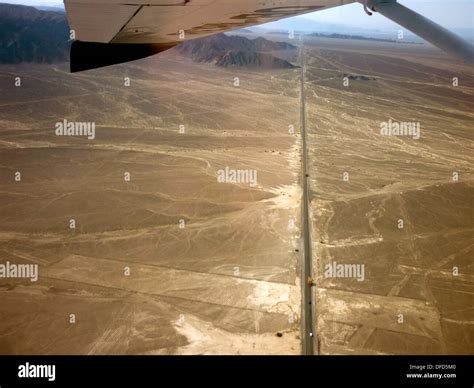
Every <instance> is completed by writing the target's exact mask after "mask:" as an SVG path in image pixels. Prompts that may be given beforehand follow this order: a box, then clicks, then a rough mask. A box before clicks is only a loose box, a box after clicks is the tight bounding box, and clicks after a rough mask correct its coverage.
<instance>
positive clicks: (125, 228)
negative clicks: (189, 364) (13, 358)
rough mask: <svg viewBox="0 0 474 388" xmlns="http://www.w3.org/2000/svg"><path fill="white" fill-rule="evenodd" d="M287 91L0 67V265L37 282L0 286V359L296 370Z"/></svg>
mask: <svg viewBox="0 0 474 388" xmlns="http://www.w3.org/2000/svg"><path fill="white" fill-rule="evenodd" d="M297 75H298V73H297V70H283V71H281V70H280V71H268V72H262V71H245V70H232V69H228V70H227V69H220V68H218V67H216V66H213V65H211V64H196V63H192V62H190V61H189V60H183V59H180V58H178V57H177V56H176V54H174V53H169V54H166V55H161V56H158V57H153V58H150V59H147V60H144V61H140V62H135V63H132V64H128V65H123V66H116V67H113V68H108V69H103V70H96V71H92V72H87V73H82V74H76V75H71V74H69V73H68V72H67V69H66V65H64V66H63V65H59V66H40V65H21V66H16V67H9V66H2V67H1V68H0V85H1V89H2V91H4V93H2V95H1V96H0V109H1V114H0V131H1V136H0V161H1V162H0V165H1V166H0V182H1V187H2V189H1V192H0V195H1V198H2V201H1V202H2V205H1V212H0V214H1V216H0V220H1V222H0V241H1V242H0V262H2V263H3V262H6V261H10V262H12V263H36V264H39V280H38V282H36V283H32V282H30V281H29V280H25V279H11V278H10V279H0V298H1V299H2V303H1V304H0V333H1V334H0V353H2V354H31V353H33V354H203V353H204V354H281V353H284V354H298V353H299V352H300V345H299V323H298V319H299V317H298V315H299V311H300V290H299V279H298V278H297V277H298V272H297V253H296V252H295V247H296V245H297V243H296V241H297V237H298V215H299V198H300V194H299V191H298V171H299V159H298V156H297V155H298V152H299V151H298V147H297V144H298V138H297V136H296V135H290V134H288V127H289V125H294V126H295V128H297V127H298V120H299V115H298V84H297ZM16 76H20V77H21V78H22V87H15V86H14V77H16ZM236 76H238V77H239V78H240V86H239V87H234V77H236ZM124 77H129V78H130V86H124ZM64 119H66V120H68V121H74V122H75V121H78V122H93V123H95V126H96V127H95V138H94V139H93V140H88V139H87V138H85V137H70V136H56V135H55V124H56V123H57V122H61V121H63V120H64ZM181 125H182V126H184V133H180V132H179V130H180V126H181ZM225 167H229V168H231V169H249V170H255V171H256V172H257V174H258V175H257V177H258V179H257V185H255V187H251V186H250V185H249V184H248V183H247V182H243V183H242V182H241V183H233V182H224V183H220V182H218V181H217V172H218V170H219V169H225ZM16 172H21V181H15V179H14V177H15V173H16ZM127 173H129V177H130V180H129V181H127V180H125V176H126V174H127ZM71 219H74V220H75V222H76V225H75V226H76V227H75V229H71V228H70V220H71ZM290 220H295V221H296V223H295V227H291V222H290ZM71 314H74V318H75V323H71ZM72 320H74V319H72ZM277 334H278V336H277Z"/></svg>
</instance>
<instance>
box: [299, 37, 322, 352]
mask: <svg viewBox="0 0 474 388" xmlns="http://www.w3.org/2000/svg"><path fill="white" fill-rule="evenodd" d="M300 61H301V65H300V66H301V80H300V83H301V113H300V114H301V139H302V145H301V146H302V166H301V167H302V168H301V171H302V176H301V189H302V193H303V198H302V206H301V212H302V214H301V218H302V237H303V248H304V263H303V265H302V282H301V287H302V303H303V306H302V336H301V338H302V348H303V349H302V350H303V354H304V355H314V354H318V340H317V337H316V332H315V330H314V329H315V327H314V319H313V317H314V316H315V315H314V308H315V307H314V304H313V293H312V287H311V286H310V285H309V284H308V279H309V278H311V279H312V277H313V272H312V271H313V264H312V261H313V254H312V247H311V228H310V218H309V200H310V198H309V172H308V168H307V159H308V156H307V143H306V108H305V90H304V47H303V42H302V43H301V47H300Z"/></svg>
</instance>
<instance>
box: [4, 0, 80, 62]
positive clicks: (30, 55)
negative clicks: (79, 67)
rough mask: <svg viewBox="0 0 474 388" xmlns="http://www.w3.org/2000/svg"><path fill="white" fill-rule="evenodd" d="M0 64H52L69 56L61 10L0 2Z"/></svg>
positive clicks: (66, 28)
mask: <svg viewBox="0 0 474 388" xmlns="http://www.w3.org/2000/svg"><path fill="white" fill-rule="evenodd" d="M0 37H1V39H0V63H11V64H14V63H20V62H35V63H54V62H64V61H67V60H68V59H69V48H70V44H71V43H70V42H69V25H68V21H67V18H66V15H65V14H64V13H60V12H52V11H41V10H38V9H36V8H34V7H27V6H23V5H11V4H0Z"/></svg>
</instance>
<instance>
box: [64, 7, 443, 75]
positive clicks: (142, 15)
mask: <svg viewBox="0 0 474 388" xmlns="http://www.w3.org/2000/svg"><path fill="white" fill-rule="evenodd" d="M358 1H359V2H361V3H363V4H364V7H365V9H366V11H367V12H368V13H370V12H369V11H368V9H370V10H372V11H379V12H381V13H382V14H384V15H385V16H387V17H390V16H391V15H390V14H391V12H390V9H389V10H387V9H386V8H387V7H386V6H387V5H388V8H390V6H391V4H392V5H393V3H395V8H397V9H396V11H397V12H398V13H399V11H400V10H399V9H398V6H400V5H399V4H398V3H396V0H358ZM64 2H65V7H66V12H67V15H68V19H69V24H70V27H71V30H73V31H74V39H75V41H74V42H73V45H72V48H71V71H73V72H74V71H82V70H87V69H93V68H97V67H102V66H108V65H111V64H116V63H121V62H127V61H131V60H134V59H138V58H143V57H146V56H149V55H153V54H155V53H158V52H161V51H164V50H167V49H169V48H171V47H173V46H176V45H177V44H179V43H181V42H183V41H184V40H189V39H195V38H200V37H204V36H207V35H212V34H216V33H219V32H225V31H229V30H233V29H239V28H243V27H246V26H253V25H258V24H262V23H267V22H271V21H275V20H279V19H282V18H286V17H290V16H295V15H300V14H304V13H309V12H314V11H319V10H323V9H327V8H331V7H336V6H341V5H345V4H349V3H354V2H355V0H127V1H125V0H99V1H97V2H94V3H92V1H91V0H64ZM387 3H390V4H387ZM400 7H403V6H400ZM403 8H405V7H403ZM405 9H406V8H405ZM382 11H384V12H382ZM410 12H412V11H410ZM412 13H413V12H412ZM413 14H414V13H413ZM416 15H418V14H416ZM396 16H397V18H396V20H395V21H397V22H398V23H399V24H402V25H403V22H404V21H405V19H406V20H407V21H411V23H409V26H407V28H408V29H410V30H412V31H413V28H410V27H413V26H415V27H414V28H415V29H420V28H421V29H422V27H423V23H422V21H421V22H420V20H418V19H417V20H415V21H414V20H412V19H413V15H408V16H406V17H405V16H404V15H403V12H402V13H401V16H400V15H398V14H397V15H396ZM419 16H420V15H419ZM421 18H423V17H421ZM423 19H424V18H423ZM425 20H427V19H425ZM420 23H421V25H420ZM430 23H431V24H430V28H431V30H433V28H432V27H433V25H435V24H434V23H432V22H430ZM435 26H437V25H435ZM438 27H439V26H438ZM440 28H441V27H440ZM414 32H415V33H418V32H416V31H414ZM435 32H436V31H435ZM446 32H448V31H447V30H444V29H443V33H446ZM420 35H421V34H420ZM431 35H433V31H431V32H430V34H429V36H430V37H431ZM434 35H435V36H436V34H434ZM425 39H426V37H425ZM428 40H429V39H428ZM434 40H435V41H436V39H434ZM443 40H445V39H444V38H443ZM430 41H431V42H432V43H433V41H432V40H430ZM434 44H435V45H436V43H434ZM451 45H452V41H450V42H447V43H446V42H444V46H445V47H448V48H450V47H451Z"/></svg>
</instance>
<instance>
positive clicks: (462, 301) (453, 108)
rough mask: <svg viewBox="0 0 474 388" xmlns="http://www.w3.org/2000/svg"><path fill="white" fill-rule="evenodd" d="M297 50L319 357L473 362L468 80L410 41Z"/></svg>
mask: <svg viewBox="0 0 474 388" xmlns="http://www.w3.org/2000/svg"><path fill="white" fill-rule="evenodd" d="M305 47H306V57H307V58H308V65H307V69H306V77H307V86H306V88H307V92H306V96H307V102H306V104H307V116H308V119H307V121H308V124H307V125H308V131H309V144H310V147H309V148H310V150H309V152H310V159H311V163H312V173H311V189H312V214H313V228H314V230H313V236H312V237H313V254H314V258H313V259H314V268H315V274H314V275H315V279H316V281H315V283H316V285H317V286H316V287H314V294H315V299H316V305H317V311H318V314H317V315H318V316H317V321H318V334H319V339H320V351H321V354H472V353H473V352H474V330H473V325H472V324H473V321H474V304H473V302H474V240H473V238H472V236H473V230H474V210H473V198H474V181H473V178H474V175H473V167H472V166H473V162H474V141H473V140H474V137H473V135H472V129H473V124H474V116H473V113H472V112H473V111H474V98H473V97H474V71H473V70H472V68H470V67H468V66H467V65H463V64H460V63H458V62H456V61H455V60H452V59H450V58H449V57H448V56H446V55H444V54H442V53H440V52H439V51H438V50H435V49H432V48H430V47H427V46H425V45H418V44H395V43H393V44H390V43H378V42H365V41H348V40H339V39H324V38H320V37H318V38H317V37H315V38H309V37H307V38H306V39H305ZM455 78H456V79H458V80H459V83H458V85H456V84H453V82H454V81H453V80H454V79H455ZM345 81H347V82H345ZM389 120H393V121H397V122H414V123H419V124H420V133H419V138H417V137H418V136H383V135H382V134H381V124H382V123H385V122H388V121H389ZM334 263H336V264H348V265H354V264H355V265H358V266H363V268H364V269H365V273H364V278H363V279H356V278H355V277H354V276H353V277H351V278H344V277H335V276H332V277H328V276H326V268H327V265H328V264H332V265H334ZM359 280H360V281H359Z"/></svg>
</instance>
